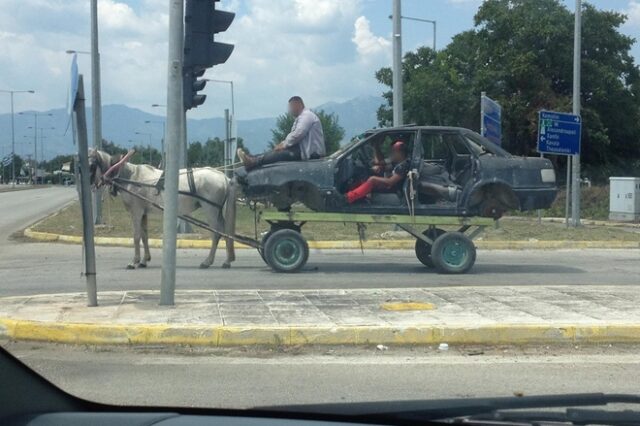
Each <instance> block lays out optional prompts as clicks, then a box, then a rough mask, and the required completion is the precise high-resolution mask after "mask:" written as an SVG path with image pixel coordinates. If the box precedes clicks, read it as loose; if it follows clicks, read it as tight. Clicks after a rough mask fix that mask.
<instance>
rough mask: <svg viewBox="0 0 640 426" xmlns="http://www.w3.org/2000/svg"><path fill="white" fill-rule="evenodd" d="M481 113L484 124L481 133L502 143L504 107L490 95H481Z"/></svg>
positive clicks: (496, 142)
mask: <svg viewBox="0 0 640 426" xmlns="http://www.w3.org/2000/svg"><path fill="white" fill-rule="evenodd" d="M480 115H481V119H482V123H481V124H482V125H481V127H480V133H481V134H482V136H484V137H485V138H487V139H489V140H490V141H491V142H493V143H495V144H497V145H501V144H502V107H501V106H500V104H499V103H497V102H496V101H494V100H493V99H491V98H490V97H488V96H486V95H484V92H483V95H482V96H481V97H480Z"/></svg>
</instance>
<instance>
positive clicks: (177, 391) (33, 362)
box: [0, 342, 640, 408]
mask: <svg viewBox="0 0 640 426" xmlns="http://www.w3.org/2000/svg"><path fill="white" fill-rule="evenodd" d="M0 344H2V345H3V346H6V347H7V349H9V351H10V352H12V353H14V354H15V355H17V356H18V357H19V358H20V359H22V361H24V362H25V363H26V364H27V365H29V366H31V367H32V368H34V369H35V370H36V371H38V372H40V373H41V374H43V375H44V376H45V377H47V378H48V379H49V380H51V381H52V382H53V383H55V384H57V385H58V386H60V387H62V388H63V389H65V390H67V391H69V392H71V393H73V394H76V395H79V396H82V397H85V398H89V399H92V400H96V401H99V402H107V403H116V404H129V405H130V404H141V405H178V406H204V407H242V408H244V407H253V406H270V405H283V404H305V403H323V402H325V403H327V402H362V401H385V400H407V399H411V400H415V399H436V398H455V397H485V396H513V395H514V394H525V395H534V394H560V393H568V392H579V393H582V392H611V393H622V392H625V393H637V392H638V388H637V380H630V378H632V377H636V378H637V377H640V358H639V357H638V349H637V347H624V346H610V345H604V346H600V347H574V346H565V347H551V348H549V347H530V348H524V349H523V348H511V347H496V348H481V347H473V348H471V347H466V348H455V347H451V348H450V349H449V350H448V351H446V352H441V351H438V350H437V349H436V348H429V347H427V348H424V347H422V348H399V347H391V348H389V349H388V350H385V351H380V350H377V349H376V348H375V347H371V348H347V347H339V348H313V347H311V348H305V349H295V348H294V349H289V351H290V352H281V351H278V350H277V349H258V350H256V349H248V348H242V349H234V350H214V349H209V350H202V349H201V350H196V349H184V350H183V351H182V352H172V351H171V350H168V349H163V348H156V349H152V350H149V349H146V350H142V349H122V348H102V349H99V350H96V349H92V348H87V347H78V348H74V347H69V346H61V345H42V344H28V343H22V344H17V343H9V344H6V343H3V342H0Z"/></svg>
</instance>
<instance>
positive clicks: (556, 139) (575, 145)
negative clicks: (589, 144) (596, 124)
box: [538, 111, 582, 155]
mask: <svg viewBox="0 0 640 426" xmlns="http://www.w3.org/2000/svg"><path fill="white" fill-rule="evenodd" d="M581 132H582V119H581V118H580V116H579V115H573V114H567V113H564V112H555V111H540V112H539V113H538V152H540V153H543V154H560V155H577V154H580V135H581Z"/></svg>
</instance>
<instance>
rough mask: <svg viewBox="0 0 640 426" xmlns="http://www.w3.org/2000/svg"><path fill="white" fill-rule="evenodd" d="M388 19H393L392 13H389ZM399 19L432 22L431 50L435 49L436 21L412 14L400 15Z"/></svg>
mask: <svg viewBox="0 0 640 426" xmlns="http://www.w3.org/2000/svg"><path fill="white" fill-rule="evenodd" d="M389 19H393V15H389ZM400 19H406V20H408V21H417V22H426V23H428V24H433V51H434V52H435V50H436V24H437V23H436V21H435V20H432V19H423V18H414V17H412V16H400Z"/></svg>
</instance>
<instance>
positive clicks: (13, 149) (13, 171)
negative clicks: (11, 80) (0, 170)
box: [11, 92, 16, 188]
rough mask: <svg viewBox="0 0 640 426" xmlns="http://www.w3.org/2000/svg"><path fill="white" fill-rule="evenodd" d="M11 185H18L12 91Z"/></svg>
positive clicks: (13, 186)
mask: <svg viewBox="0 0 640 426" xmlns="http://www.w3.org/2000/svg"><path fill="white" fill-rule="evenodd" d="M11 182H12V183H11V187H12V188H15V187H16V135H15V126H14V123H13V92H11Z"/></svg>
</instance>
